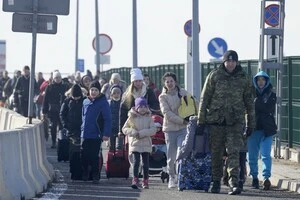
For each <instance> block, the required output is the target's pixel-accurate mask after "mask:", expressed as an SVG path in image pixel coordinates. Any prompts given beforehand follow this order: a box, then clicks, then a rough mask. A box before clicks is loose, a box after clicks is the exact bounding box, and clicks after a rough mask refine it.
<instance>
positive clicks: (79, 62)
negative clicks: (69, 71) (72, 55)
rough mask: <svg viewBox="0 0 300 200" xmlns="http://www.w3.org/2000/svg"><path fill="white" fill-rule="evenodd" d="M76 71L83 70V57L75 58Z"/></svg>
mask: <svg viewBox="0 0 300 200" xmlns="http://www.w3.org/2000/svg"><path fill="white" fill-rule="evenodd" d="M77 71H80V72H84V59H78V60H77Z"/></svg>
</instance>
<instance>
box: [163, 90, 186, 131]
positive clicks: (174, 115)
mask: <svg viewBox="0 0 300 200" xmlns="http://www.w3.org/2000/svg"><path fill="white" fill-rule="evenodd" d="M179 93H180V95H181V96H184V95H186V94H187V91H186V90H184V89H180V92H179ZM180 103H181V102H180V98H179V96H178V90H177V89H174V90H172V91H168V92H166V89H165V88H164V89H163V92H162V93H161V94H160V96H159V105H160V109H161V112H162V113H163V115H164V124H163V131H164V132H168V131H179V130H181V129H184V128H186V124H184V119H182V118H181V117H180V116H179V114H178V108H179V106H180Z"/></svg>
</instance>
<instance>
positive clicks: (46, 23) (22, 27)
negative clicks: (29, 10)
mask: <svg viewBox="0 0 300 200" xmlns="http://www.w3.org/2000/svg"><path fill="white" fill-rule="evenodd" d="M32 20H33V14H20V13H14V14H13V24H12V31H14V32H26V33H32V25H33V24H32ZM56 32H57V16H56V15H38V16H37V33H45V34H56Z"/></svg>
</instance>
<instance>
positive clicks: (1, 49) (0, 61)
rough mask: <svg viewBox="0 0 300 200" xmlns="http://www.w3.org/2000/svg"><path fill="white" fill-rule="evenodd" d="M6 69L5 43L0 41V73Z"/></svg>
mask: <svg viewBox="0 0 300 200" xmlns="http://www.w3.org/2000/svg"><path fill="white" fill-rule="evenodd" d="M5 69H6V41H5V40H0V72H3V71H4V70H5Z"/></svg>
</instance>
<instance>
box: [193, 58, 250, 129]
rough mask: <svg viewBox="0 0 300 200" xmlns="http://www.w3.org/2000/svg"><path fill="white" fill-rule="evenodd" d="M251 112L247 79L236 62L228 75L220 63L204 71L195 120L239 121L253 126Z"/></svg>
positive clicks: (214, 121) (224, 122)
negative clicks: (205, 74)
mask: <svg viewBox="0 0 300 200" xmlns="http://www.w3.org/2000/svg"><path fill="white" fill-rule="evenodd" d="M254 113H255V110H254V95H253V89H252V87H251V81H250V79H249V77H248V76H247V74H246V73H245V72H244V71H243V69H242V67H241V66H240V65H237V66H236V68H235V70H234V71H233V73H230V74H229V73H228V72H227V71H226V70H225V66H224V65H223V64H221V65H220V67H219V68H218V69H215V70H213V71H211V72H210V73H209V74H208V76H207V78H206V80H205V84H204V87H203V90H202V93H201V97H200V105H199V114H198V123H200V124H215V125H217V124H218V125H233V124H236V123H242V124H245V125H246V126H247V127H250V128H255V114H254Z"/></svg>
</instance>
